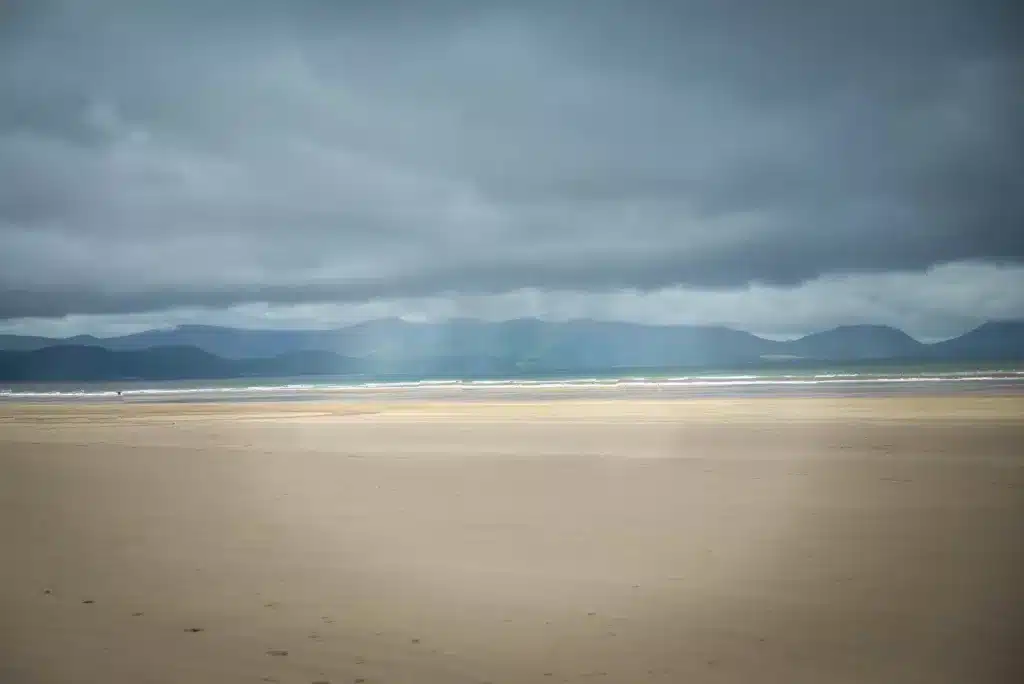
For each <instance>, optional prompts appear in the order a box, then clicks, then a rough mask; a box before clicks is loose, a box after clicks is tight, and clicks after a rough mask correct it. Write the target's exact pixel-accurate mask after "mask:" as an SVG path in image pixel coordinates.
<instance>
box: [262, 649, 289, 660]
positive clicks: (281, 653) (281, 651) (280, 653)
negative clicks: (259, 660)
mask: <svg viewBox="0 0 1024 684" xmlns="http://www.w3.org/2000/svg"><path fill="white" fill-rule="evenodd" d="M267 655H268V656H277V657H279V658H280V657H282V656H286V655H288V651H286V650H284V649H283V648H272V649H270V650H269V651H267Z"/></svg>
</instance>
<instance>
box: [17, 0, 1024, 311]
mask: <svg viewBox="0 0 1024 684" xmlns="http://www.w3.org/2000/svg"><path fill="white" fill-rule="evenodd" d="M1014 8H1015V3H1012V2H1002V3H1000V2H986V1H984V0H983V1H980V2H972V1H970V0H962V1H959V0H949V1H944V0H930V1H929V0H902V1H895V2H881V1H876V0H866V1H863V2H830V1H827V0H825V1H820V2H815V3H809V2H802V1H797V0H786V1H782V2H772V3H750V2H738V1H736V2H731V1H729V0H714V1H712V0H687V1H676V2H670V1H667V0H666V1H665V2H654V1H653V0H633V1H630V2H608V1H601V0H593V1H589V2H560V1H558V0H548V1H544V2H539V1H534V2H531V1H527V2H511V1H510V2H446V1H439V2H436V1H434V2H431V1H423V2H381V1H377V2H365V3H364V2H344V3H341V2H326V1H317V2H307V1H303V0H294V1H291V2H285V1H283V0H282V1H281V2H270V1H268V0H248V1H246V2H235V1H229V2H213V3H209V2H198V1H197V2H186V1H184V0H179V1H178V2H158V1H155V0H154V1H151V2H144V3H139V2H128V1H125V2H115V1H113V0H108V1H104V0H96V1H93V2H72V1H70V0H68V1H66V2H54V1H48V0H35V1H32V2H29V1H28V0H23V1H21V2H13V3H11V2H9V3H4V4H3V5H0V318H3V319H23V318H40V317H42V318H59V317H64V316H69V315H70V316H75V315H87V314H97V315H118V314H142V315H146V316H147V317H149V316H151V314H159V312H162V311H173V310H180V309H182V308H189V307H191V308H196V309H202V308H204V307H205V308H212V309H215V310H224V311H225V312H227V311H228V310H232V311H237V310H238V307H246V306H251V305H256V306H261V305H281V306H306V305H319V304H323V305H330V306H360V305H362V304H364V303H366V302H372V301H378V300H388V301H406V300H410V299H415V298H433V299H432V301H436V300H438V298H441V299H442V300H443V299H444V298H449V299H452V300H454V299H458V298H463V300H464V299H465V298H466V297H470V298H472V297H479V296H484V295H489V296H491V297H492V298H500V297H504V296H506V295H507V294H508V293H515V292H523V291H531V292H541V293H544V292H568V293H576V294H575V295H573V296H577V295H579V296H582V295H583V294H586V293H594V296H595V297H602V298H603V299H601V300H600V301H604V302H609V301H612V299H609V297H614V296H617V295H616V294H615V293H622V292H627V293H639V295H642V294H643V293H657V292H662V291H668V290H673V291H674V290H679V289H682V290H687V289H689V290H693V291H700V292H710V293H712V294H714V293H715V292H726V293H729V292H733V293H745V296H748V297H754V296H763V295H764V293H765V292H772V291H776V290H779V291H782V290H785V289H786V288H790V289H795V288H800V287H805V286H807V284H808V283H814V282H824V281H828V280H829V279H831V278H837V277H838V278H844V277H847V276H849V275H851V274H853V275H856V274H879V273H885V272H898V273H914V272H918V273H925V272H928V270H929V269H935V268H941V267H943V265H944V264H952V263H959V262H963V263H964V264H967V266H966V267H965V268H963V269H960V270H959V271H957V273H960V274H961V275H962V274H970V273H975V272H977V273H982V272H985V273H989V274H991V273H992V272H995V271H999V273H1004V274H1005V273H1006V272H1010V271H1013V272H1017V273H1018V275H1019V271H1017V270H1016V269H1018V268H1019V264H1020V263H1021V262H1022V261H1024V161H1022V158H1024V156H1022V154H1021V152H1022V150H1024V125H1022V123H1021V122H1022V121H1024V41H1020V40H1018V39H1016V38H1017V37H1016V36H1015V35H1014V34H1015V33H1016V31H1017V28H1018V27H1019V26H1020V25H1021V17H1020V16H1018V15H1019V11H1018V10H1015V9H1014ZM985 269H989V270H988V271H986V270H985ZM993 269H994V270H993ZM1000 269H1001V270H1000ZM1007 269H1009V271H1008V270H1007ZM965 277H966V276H965ZM984 277H985V278H989V280H988V281H986V282H989V281H991V277H990V275H988V276H984ZM1018 281H1020V282H1022V283H1024V280H1020V278H1018ZM851 282H852V281H851ZM964 282H966V281H964ZM1014 282H1017V281H1014ZM966 286H967V287H973V286H971V285H970V284H969V283H968V284H967V285H966ZM974 291H978V290H977V288H975V290H974ZM758 293H760V294H758ZM709 296H710V295H709ZM716 296H719V295H716ZM936 296H937V297H939V296H946V297H949V296H950V293H949V292H948V290H946V291H942V292H940V291H937V292H936ZM954 299H956V297H954ZM969 299H971V298H970V297H966V298H964V300H965V301H967V300H969ZM495 301H497V300H495ZM552 301H553V300H552ZM892 307H893V305H892V304H891V303H889V304H885V303H883V304H881V305H880V306H879V309H878V311H879V315H880V316H882V315H883V314H884V315H888V313H886V312H891V310H892ZM621 308H622V307H621V306H620V309H621ZM610 311H611V310H610ZM615 311H618V310H615ZM615 311H611V313H610V314H609V315H615V316H619V317H621V316H623V315H624V314H623V313H622V311H619V312H618V313H615ZM540 313H543V312H540ZM963 313H964V312H959V313H958V312H955V311H954V312H951V313H949V314H948V316H949V320H953V319H955V318H956V317H957V316H962V315H963ZM920 315H922V314H921V313H908V314H907V316H908V317H909V318H914V317H917V316H920ZM157 318H158V316H157ZM682 318H683V319H685V316H682ZM147 320H150V319H149V318H147ZM738 324H742V321H739V322H738ZM788 326H789V324H787V323H785V322H783V324H782V326H781V327H783V328H785V327H788Z"/></svg>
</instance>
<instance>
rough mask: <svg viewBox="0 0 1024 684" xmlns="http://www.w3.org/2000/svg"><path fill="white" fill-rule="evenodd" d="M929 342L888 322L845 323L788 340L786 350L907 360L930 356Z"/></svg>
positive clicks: (830, 357)
mask: <svg viewBox="0 0 1024 684" xmlns="http://www.w3.org/2000/svg"><path fill="white" fill-rule="evenodd" d="M927 347H928V345H925V344H922V343H921V342H918V341H917V340H915V339H914V338H913V337H911V336H910V335H908V334H906V333H905V332H903V331H902V330H897V329H896V328H890V327H888V326H885V325H846V326H841V327H838V328H833V329H832V330H826V331H824V332H819V333H812V334H810V335H807V336H806V337H802V338H800V339H798V340H793V341H792V342H787V343H786V344H785V348H786V350H787V353H789V354H792V355H794V356H799V357H802V358H807V359H820V360H826V361H863V360H868V359H905V358H920V357H923V356H927V354H928V351H927Z"/></svg>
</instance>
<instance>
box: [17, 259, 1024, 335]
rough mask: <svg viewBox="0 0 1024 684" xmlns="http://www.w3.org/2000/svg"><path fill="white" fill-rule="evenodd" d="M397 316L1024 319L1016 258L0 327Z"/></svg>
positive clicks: (273, 323)
mask: <svg viewBox="0 0 1024 684" xmlns="http://www.w3.org/2000/svg"><path fill="white" fill-rule="evenodd" d="M393 317H399V318H404V319H406V320H410V321H421V322H439V321H445V320H450V319H453V318H475V319H482V320H491V321H502V320H510V319H514V318H530V317H536V318H542V319H545V320H552V321H568V320H575V319H584V318H589V319H596V320H611V321H630V322H633V323H643V324H652V325H670V324H678V323H686V324H698V325H725V326H730V327H733V328H737V329H742V330H747V331H750V332H753V333H756V334H759V335H764V336H766V337H774V338H779V339H785V338H792V337H799V336H801V335H803V334H806V333H809V332H816V331H819V330H823V329H826V328H830V327H833V326H838V325H848V324H861V323H869V324H888V325H892V326H896V327H900V328H902V329H904V330H905V331H906V332H908V333H910V334H911V335H913V336H915V337H917V338H918V339H921V340H924V341H932V340H937V339H944V338H948V337H953V336H956V335H959V334H961V333H963V332H965V331H967V330H968V329H970V328H973V327H975V326H977V325H979V324H981V323H983V322H985V321H987V320H995V319H1011V318H1020V319H1024V267H995V266H989V265H984V264H952V265H948V266H940V267H936V268H933V269H930V270H928V271H925V272H921V273H872V274H859V275H857V274H854V275H838V276H823V277H820V278H816V279H814V280H811V281H808V282H806V283H803V284H801V285H798V286H795V287H779V286H751V287H744V288H729V289H719V290H697V289H692V288H684V287H670V288H664V289H660V290H653V291H647V292H641V291H637V290H623V291H617V292H609V293H595V292H585V291H557V290H556V291H552V290H538V289H522V290H515V291H512V292H506V293H502V294H496V295H466V294H458V293H447V294H443V295H436V296H429V297H414V298H405V299H374V300H370V301H366V302H358V303H349V304H316V303H307V304H290V305H279V304H278V305H275V304H265V303H251V304H240V305H236V306H231V307H228V308H216V309H211V308H207V309H202V308H174V309H170V310H162V311H156V312H150V313H140V314H127V315H122V314H112V315H72V316H67V317H63V318H56V319H38V318H35V319H22V320H13V321H7V322H6V323H4V322H0V333H4V332H7V333H20V334H31V335H46V336H51V337H69V336H72V335H76V334H82V333H88V334H94V335H100V336H104V335H120V334H128V333H133V332H138V331H141V330H148V329H152V328H161V327H169V326H174V325H187V324H201V325H228V326H235V327H241V328H259V329H331V328H338V327H343V326H346V325H351V324H354V323H359V322H362V321H367V320H373V319H381V318H393Z"/></svg>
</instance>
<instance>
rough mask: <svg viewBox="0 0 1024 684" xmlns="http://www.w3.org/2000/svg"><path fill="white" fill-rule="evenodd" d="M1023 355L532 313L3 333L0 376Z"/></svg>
mask: <svg viewBox="0 0 1024 684" xmlns="http://www.w3.org/2000/svg"><path fill="white" fill-rule="evenodd" d="M1007 360H1014V361H1015V360H1024V321H997V322H989V323H985V324H984V325H982V326H980V327H978V328H976V329H974V330H971V331H969V332H967V333H965V334H964V335H961V336H960V337H957V338H954V339H951V340H946V341H943V342H938V343H934V344H926V343H922V342H920V341H918V340H916V339H914V338H913V337H910V336H909V335H907V334H906V333H904V332H903V331H901V330H898V329H896V328H892V327H887V326H880V325H856V326H843V327H839V328H834V329H832V330H827V331H824V332H819V333H813V334H811V335H807V336H805V337H802V338H800V339H796V340H789V341H774V340H766V339H764V338H761V337H757V336H756V335H753V334H750V333H747V332H742V331H738V330H732V329H730V328H725V327H704V326H681V325H680V326H653V325H639V324H632V323H615V322H603V321H592V320H577V321H569V322H563V323H555V322H546V321H541V320H537V319H518V320H512V321H504V322H485V321H478V320H469V319H456V320H452V321H448V322H445V323H413V322H408V321H404V320H401V319H382V320H376V321H369V322H366V323H360V324H358V325H353V326H349V327H346V328H340V329H336V330H245V329H236V328H226V327H217V326H199V325H184V326H179V327H176V328H171V329H162V330H148V331H145V332H140V333H134V334H131V335H124V336H119V337H106V338H100V337H93V336H89V335H81V336H76V337H70V338H64V339H60V338H47V337H32V336H20V335H0V380H4V381H90V380H114V379H126V378H136V379H185V378H227V377H267V376H294V375H322V374H350V375H364V376H408V375H418V376H436V375H449V376H459V377H472V376H493V375H517V374H518V375H522V374H537V373H559V372H595V373H598V372H613V371H615V370H616V369H626V368H628V369H652V368H710V367H714V368H724V367H738V366H750V365H763V364H766V363H773V364H778V363H783V364H807V363H821V362H828V363H837V362H845V363H851V362H854V363H856V362H869V361H907V362H926V361H949V362H956V361H979V362H980V361H1007Z"/></svg>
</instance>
